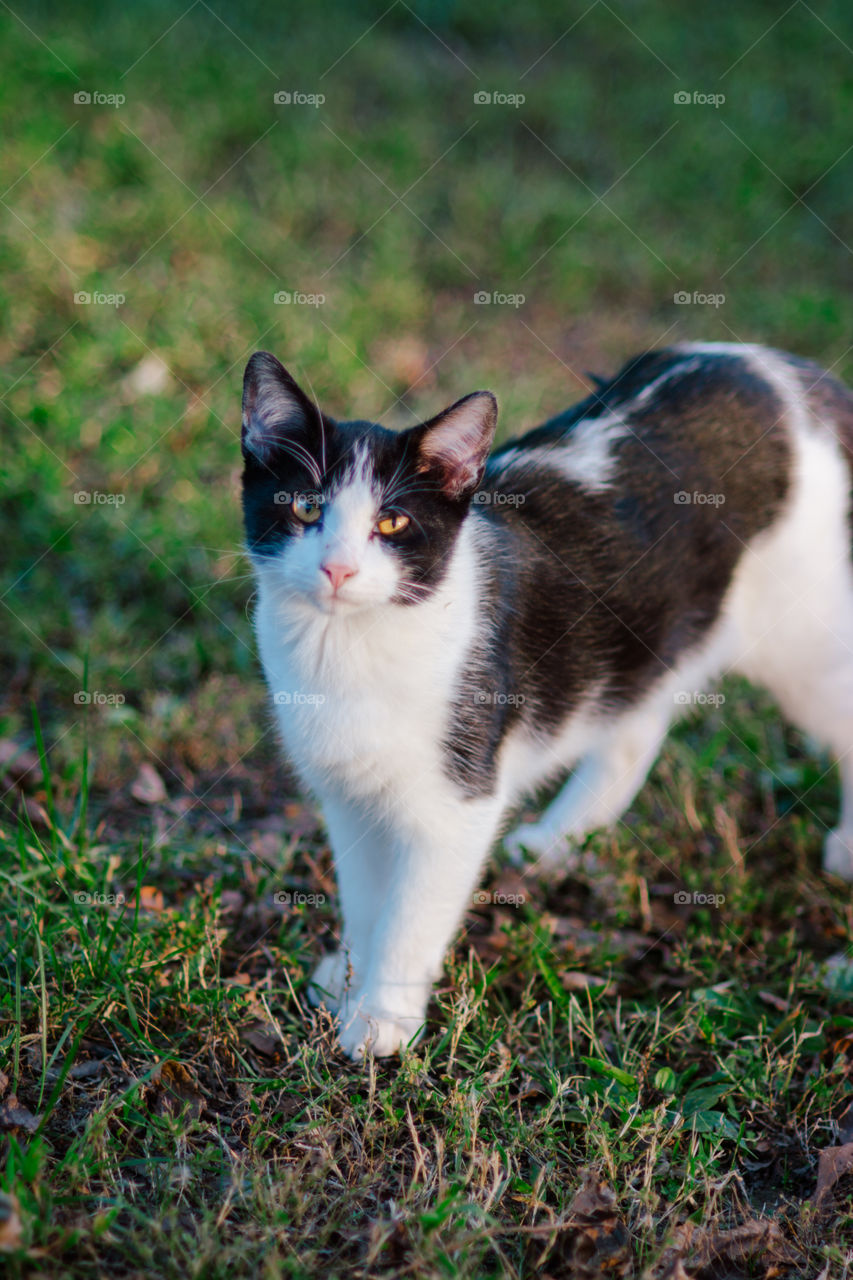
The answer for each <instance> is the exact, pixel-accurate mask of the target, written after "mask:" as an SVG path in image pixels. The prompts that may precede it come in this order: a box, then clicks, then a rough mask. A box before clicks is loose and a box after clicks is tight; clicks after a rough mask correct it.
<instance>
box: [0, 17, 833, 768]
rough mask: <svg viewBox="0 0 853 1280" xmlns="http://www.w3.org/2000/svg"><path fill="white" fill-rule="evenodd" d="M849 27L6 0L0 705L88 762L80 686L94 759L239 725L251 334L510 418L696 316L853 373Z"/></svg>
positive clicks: (359, 412) (354, 386)
mask: <svg viewBox="0 0 853 1280" xmlns="http://www.w3.org/2000/svg"><path fill="white" fill-rule="evenodd" d="M851 46H853V15H851V13H850V10H849V7H848V6H846V5H844V4H842V3H840V0H839V2H837V3H829V4H826V5H822V6H820V8H819V9H817V8H816V9H814V10H813V9H811V8H810V7H809V6H807V5H806V4H804V3H802V2H800V0H798V2H796V3H794V4H793V5H791V6H790V7H788V8H785V7H784V6H782V5H780V6H778V7H777V6H769V5H766V4H762V3H757V2H756V0H750V2H746V3H744V0H737V2H735V0H724V2H723V3H719V4H716V5H714V6H702V7H700V6H694V7H691V8H689V9H688V8H685V6H683V5H677V4H674V3H671V2H667V0H654V2H652V3H639V2H637V3H627V4H624V3H619V4H617V3H614V4H608V3H604V2H603V0H598V2H596V3H593V4H591V5H589V6H587V4H586V3H579V4H577V5H572V6H566V5H564V4H558V3H551V2H546V0H534V2H533V3H531V4H527V5H525V6H503V5H498V4H490V3H486V4H484V3H482V0H462V2H460V3H454V2H452V0H429V2H427V3H417V4H414V3H413V4H407V3H404V2H403V0H396V2H395V3H392V4H391V5H390V6H389V7H387V8H385V7H384V6H383V5H382V4H378V5H369V4H366V3H348V4H344V3H336V2H331V3H324V4H322V5H317V6H314V7H313V8H312V7H309V6H288V5H279V6H270V5H263V6H261V5H259V4H255V3H247V4H241V5H239V6H237V5H229V4H223V3H217V4H210V5H209V4H207V3H206V2H205V0H196V2H195V3H194V4H192V5H190V6H189V7H188V8H184V6H183V5H182V4H178V5H169V4H163V3H138V4H134V5H133V6H118V5H111V6H110V5H108V6H104V7H101V8H100V9H99V10H98V11H97V12H95V11H93V10H91V9H90V8H89V7H87V6H83V5H82V4H75V3H71V4H64V5H62V6H60V5H49V4H44V5H40V4H32V5H29V6H27V8H26V9H23V8H19V9H16V11H15V12H14V13H13V12H12V10H11V9H9V8H8V7H6V6H4V7H3V9H2V11H0V58H2V74H0V95H2V103H3V114H4V120H5V129H4V142H3V147H2V155H0V166H2V176H1V177H0V191H2V193H3V194H2V206H0V209H2V218H3V229H4V234H3V238H2V246H0V253H2V273H0V289H2V292H3V299H2V302H3V305H2V308H0V317H2V318H0V348H1V349H2V357H3V369H4V374H3V390H2V393H0V395H2V400H1V401H0V407H2V415H3V423H4V467H5V478H4V499H5V502H4V508H3V512H4V514H3V522H4V523H3V529H2V548H3V554H2V586H1V587H0V593H1V594H2V603H3V615H4V616H3V634H4V637H5V642H4V644H3V646H2V648H3V653H2V662H3V670H2V684H3V690H4V694H3V696H4V704H5V705H4V718H3V721H2V731H3V732H4V733H6V734H19V733H21V732H23V733H24V734H26V733H28V732H29V719H28V717H29V710H28V707H29V704H30V702H31V701H32V700H35V703H36V705H37V706H38V708H39V711H40V714H41V717H42V720H43V722H44V723H45V724H46V726H47V730H48V741H49V743H55V744H56V745H55V748H54V754H53V759H54V763H55V765H56V767H57V768H59V769H60V770H61V769H62V768H64V769H65V770H66V772H67V773H68V776H69V780H73V779H72V775H73V772H74V770H75V769H77V768H78V767H79V758H80V757H79V733H80V731H81V726H82V724H83V722H84V720H86V719H88V723H89V725H90V728H91V727H92V725H94V726H95V727H96V729H97V735H96V742H97V748H96V758H95V783H96V786H100V787H102V788H104V789H105V790H109V789H112V788H115V787H117V786H119V785H121V784H122V783H124V782H126V781H127V779H128V778H130V777H132V776H133V772H134V771H135V769H136V767H137V765H138V762H139V760H140V759H141V758H143V757H144V755H145V751H144V750H143V747H142V742H143V741H144V743H145V747H146V748H148V749H150V750H152V751H155V752H156V753H157V756H158V758H166V759H168V760H169V762H170V767H171V768H174V769H176V770H178V771H179V772H181V776H182V777H184V778H185V779H186V781H187V782H188V783H189V784H193V783H197V781H198V779H199V777H210V778H212V777H214V776H217V777H218V776H219V774H220V773H221V771H222V770H223V769H225V768H228V767H232V768H233V767H234V766H235V761H236V760H238V759H239V758H240V757H241V756H242V755H243V753H244V752H248V753H251V751H252V750H253V748H254V745H255V743H256V740H257V737H258V732H259V728H258V726H259V721H258V716H260V715H262V714H263V713H262V711H261V708H262V705H263V694H262V691H261V687H260V680H259V677H258V671H257V666H256V663H255V659H254V655H253V645H252V638H251V629H250V623H249V620H248V614H247V610H248V606H249V603H250V594H251V584H250V581H249V578H248V576H247V566H246V563H245V560H244V559H243V557H242V555H241V551H240V544H241V528H240V517H239V506H238V479H239V448H238V431H239V393H240V380H241V375H242V369H243V365H244V363H245V360H246V358H247V357H248V355H249V354H250V353H251V352H252V351H253V350H254V349H256V348H258V347H263V348H268V349H271V350H273V351H274V352H276V353H277V354H278V355H279V356H280V357H281V358H282V359H283V360H284V361H285V363H286V364H288V366H289V367H290V368H291V370H292V371H293V372H294V374H295V375H296V376H297V377H298V378H300V379H302V380H303V381H304V383H305V384H306V385H307V386H310V387H311V388H312V389H313V390H314V391H315V393H316V394H317V395H318V397H319V398H320V399H321V401H322V403H323V404H324V406H325V407H326V408H327V409H328V411H329V412H330V413H332V414H335V415H338V416H344V417H350V416H353V417H370V418H373V419H376V420H381V421H383V422H385V423H386V424H388V425H395V424H399V425H405V424H407V423H410V422H411V421H413V420H414V419H415V418H417V417H419V416H423V415H428V414H431V413H433V412H435V411H437V410H438V409H439V408H440V407H441V406H442V405H443V404H444V403H445V402H448V401H450V400H452V399H453V398H456V397H458V396H460V395H463V394H464V393H466V392H468V391H470V390H472V389H474V388H476V387H483V386H486V387H491V388H492V389H493V390H494V391H495V392H496V393H497V394H498V396H499V399H500V402H501V409H502V424H503V426H502V430H503V431H504V432H507V433H508V432H515V431H518V430H519V429H521V428H523V427H526V426H529V425H532V424H534V423H535V422H536V421H538V420H541V419H542V418H543V417H544V416H545V415H547V414H549V413H552V412H554V411H556V410H558V409H560V408H561V407H563V406H565V405H566V404H567V403H569V402H570V401H572V400H574V399H576V398H578V397H579V396H580V395H581V394H582V393H583V390H584V386H585V373H586V371H587V370H593V371H596V372H600V373H604V372H607V371H612V370H613V369H614V368H615V367H616V366H617V365H618V364H619V363H620V362H621V361H622V360H623V359H624V358H625V357H627V356H628V355H630V354H632V353H633V352H634V351H637V350H639V349H641V348H643V347H648V346H655V345H661V344H664V343H667V342H671V341H673V340H677V339H683V338H688V337H704V338H709V339H722V340H730V341H742V340H743V341H755V340H758V341H763V342H768V343H772V344H776V345H779V346H783V347H788V348H791V349H792V350H794V351H797V352H799V353H802V354H805V355H809V356H813V357H815V358H817V359H818V360H820V361H822V362H823V363H824V364H826V365H828V366H832V367H833V368H834V370H835V371H836V372H837V373H839V374H840V375H841V376H845V375H849V374H850V373H851V365H853V356H851V343H853V336H851V335H853V297H851V290H850V287H849V279H850V247H849V246H850V244H851V243H853V207H851V200H850V191H851V168H853V151H851V138H850V124H849V122H850V119H851V98H853V92H852V91H851V65H853V51H852V50H851ZM276 94H279V95H281V94H285V95H287V94H290V96H291V101H290V102H289V103H288V102H283V101H279V102H276V101H275V95H276ZM80 95H83V97H84V100H83V101H81V100H80ZM86 95H89V97H90V99H91V100H90V101H85V97H86ZM299 95H306V96H307V97H308V98H309V99H310V100H308V101H302V100H300V99H299ZM478 95H479V98H480V100H479V101H478ZM483 95H486V96H490V97H491V101H482V98H483ZM519 95H521V96H523V101H519V100H518V98H519ZM720 95H722V98H723V99H724V100H721V99H720ZM116 96H119V97H122V98H123V99H124V100H123V101H120V102H116V101H115V98H116ZM685 96H686V97H687V99H688V101H684V98H685ZM318 97H322V99H323V101H322V102H320V101H318ZM711 99H713V100H711ZM479 292H486V293H488V294H490V295H492V296H494V295H495V294H498V295H501V296H508V295H509V296H513V297H514V302H506V301H504V302H495V301H492V302H489V303H482V302H477V301H476V300H475V299H476V295H477V294H478V293H479ZM81 293H82V294H88V295H91V296H92V297H93V298H94V297H96V296H99V295H103V296H105V297H110V296H112V297H113V299H115V296H116V295H120V296H121V298H122V299H123V300H122V301H121V302H120V303H118V304H116V303H115V301H114V302H113V303H110V302H105V301H91V302H88V303H86V302H82V301H75V295H78V296H79V295H80V294H81ZM282 293H285V294H289V295H291V301H290V302H289V303H288V302H276V301H275V297H276V294H279V295H280V294H282ZM679 293H684V294H686V295H687V296H688V297H689V299H690V301H689V302H687V303H684V302H677V301H676V300H675V299H676V295H678V294H679ZM297 294H298V295H300V296H302V297H303V298H309V299H310V298H312V297H313V300H314V303H315V304H316V305H314V304H312V302H311V301H306V300H302V301H299V300H297V298H296V295H297ZM320 296H321V297H322V298H323V301H322V302H319V301H318V298H319V297H320ZM519 296H523V301H519ZM709 296H712V297H713V298H714V301H707V298H708V297H709ZM702 299H706V300H705V301H703V300H702ZM722 299H724V300H722ZM80 494H84V495H89V500H88V501H82V502H81V501H80V500H79V498H78V499H77V500H75V495H80ZM87 661H88V679H87V683H88V688H89V690H90V691H97V692H98V693H99V694H100V695H103V697H102V698H101V700H100V701H96V702H95V703H92V704H90V705H89V706H88V707H86V706H80V705H79V699H78V702H75V700H74V695H75V693H79V691H80V690H82V689H83V688H84V668H85V664H86V662H87ZM121 699H124V701H123V702H122V701H121ZM264 727H266V722H264Z"/></svg>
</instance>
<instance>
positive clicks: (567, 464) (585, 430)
mask: <svg viewBox="0 0 853 1280" xmlns="http://www.w3.org/2000/svg"><path fill="white" fill-rule="evenodd" d="M628 430H629V428H628V426H627V424H626V423H625V421H624V419H623V418H621V417H619V415H618V414H614V413H608V414H602V416H601V417H600V418H589V419H583V420H582V421H581V422H579V423H578V424H577V426H576V427H573V428H572V430H571V431H570V433H569V435H568V436H567V438H566V439H565V440H561V441H560V443H559V444H554V445H551V446H548V445H540V446H539V447H538V448H536V449H525V448H523V447H522V448H520V449H509V450H508V451H507V452H506V453H505V454H503V455H502V456H501V459H500V462H501V470H507V471H510V472H511V471H513V470H516V471H518V472H519V474H520V475H521V476H523V475H524V474H525V472H527V471H531V470H534V469H535V468H536V467H541V466H545V467H550V468H551V469H552V470H554V471H557V472H558V473H559V474H560V475H562V476H565V478H566V479H567V480H574V481H575V482H576V483H577V484H579V485H580V486H581V487H582V488H583V489H585V490H586V491H587V492H589V493H600V492H602V490H605V489H607V488H608V487H609V486H610V484H611V483H612V481H613V477H614V475H615V472H616V457H615V455H614V453H613V444H614V442H615V441H616V440H619V439H620V438H621V437H622V436H624V435H627V434H628Z"/></svg>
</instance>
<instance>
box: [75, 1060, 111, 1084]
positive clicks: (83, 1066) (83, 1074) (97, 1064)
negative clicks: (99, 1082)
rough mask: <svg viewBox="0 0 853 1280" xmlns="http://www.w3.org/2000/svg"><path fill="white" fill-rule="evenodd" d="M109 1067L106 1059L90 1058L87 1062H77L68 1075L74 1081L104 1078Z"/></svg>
mask: <svg viewBox="0 0 853 1280" xmlns="http://www.w3.org/2000/svg"><path fill="white" fill-rule="evenodd" d="M108 1066H109V1063H108V1062H107V1061H106V1059H105V1058H89V1059H88V1060H87V1061H86V1062H75V1063H74V1066H73V1067H72V1068H71V1070H70V1071H69V1072H68V1075H69V1077H70V1079H72V1080H91V1079H93V1078H94V1077H95V1076H102V1075H103V1074H104V1072H105V1071H106V1070H107V1068H108Z"/></svg>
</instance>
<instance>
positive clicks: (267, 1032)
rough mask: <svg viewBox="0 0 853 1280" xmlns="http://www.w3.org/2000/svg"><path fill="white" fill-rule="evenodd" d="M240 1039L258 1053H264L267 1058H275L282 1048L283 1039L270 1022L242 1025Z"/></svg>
mask: <svg viewBox="0 0 853 1280" xmlns="http://www.w3.org/2000/svg"><path fill="white" fill-rule="evenodd" d="M240 1039H241V1040H243V1041H245V1043H246V1044H248V1045H251V1047H252V1048H253V1049H256V1050H257V1052H258V1053H262V1054H263V1056H264V1057H265V1058H274V1057H276V1055H277V1054H278V1051H279V1050H280V1048H281V1040H280V1039H279V1037H278V1034H277V1032H276V1030H275V1027H272V1026H270V1024H269V1023H268V1022H254V1023H250V1024H249V1026H247V1027H241V1029H240Z"/></svg>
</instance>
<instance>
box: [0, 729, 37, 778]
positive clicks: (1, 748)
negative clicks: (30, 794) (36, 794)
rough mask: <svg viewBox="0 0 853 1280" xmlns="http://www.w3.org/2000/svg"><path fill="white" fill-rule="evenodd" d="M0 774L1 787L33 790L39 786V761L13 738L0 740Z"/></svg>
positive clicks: (33, 753) (32, 752) (33, 752)
mask: <svg viewBox="0 0 853 1280" xmlns="http://www.w3.org/2000/svg"><path fill="white" fill-rule="evenodd" d="M0 774H2V775H3V785H4V787H6V786H16V787H26V788H30V789H31V788H33V787H38V786H40V785H41V783H42V781H43V775H42V771H41V761H40V760H39V758H38V756H37V755H36V753H35V751H27V750H26V749H25V748H24V747H21V746H20V745H19V744H18V743H17V742H15V740H14V738H0Z"/></svg>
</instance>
